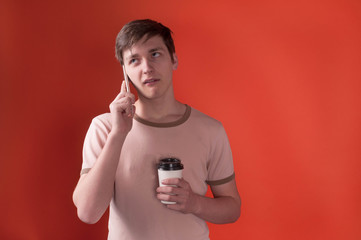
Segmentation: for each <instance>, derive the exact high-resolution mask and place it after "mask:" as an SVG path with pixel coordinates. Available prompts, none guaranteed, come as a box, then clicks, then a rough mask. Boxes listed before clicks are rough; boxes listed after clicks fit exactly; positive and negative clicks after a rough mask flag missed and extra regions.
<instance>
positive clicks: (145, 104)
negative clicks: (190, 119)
mask: <svg viewBox="0 0 361 240" xmlns="http://www.w3.org/2000/svg"><path fill="white" fill-rule="evenodd" d="M135 107H136V114H137V115H138V116H139V117H140V118H143V119H145V120H147V121H150V122H155V123H167V122H173V121H176V120H178V119H179V118H181V117H182V116H183V114H184V113H185V111H186V106H185V105H184V104H182V103H180V102H178V101H177V100H176V99H174V98H172V99H168V100H167V101H165V100H163V99H156V100H149V99H138V100H137V101H136V103H135Z"/></svg>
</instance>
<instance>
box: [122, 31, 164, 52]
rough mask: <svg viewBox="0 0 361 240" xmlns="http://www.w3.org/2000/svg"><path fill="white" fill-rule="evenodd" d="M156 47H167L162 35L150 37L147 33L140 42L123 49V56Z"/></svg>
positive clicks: (148, 50)
mask: <svg viewBox="0 0 361 240" xmlns="http://www.w3.org/2000/svg"><path fill="white" fill-rule="evenodd" d="M155 49H157V50H165V49H166V45H165V44H164V42H163V39H162V37H161V36H159V35H156V36H152V37H148V36H147V35H145V36H144V37H142V38H141V39H140V40H139V41H138V42H136V43H134V44H133V45H132V46H130V47H128V48H125V49H124V50H123V56H124V57H129V56H132V55H135V54H138V52H141V51H146V52H151V51H153V50H155Z"/></svg>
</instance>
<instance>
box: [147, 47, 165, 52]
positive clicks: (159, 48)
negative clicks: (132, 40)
mask: <svg viewBox="0 0 361 240" xmlns="http://www.w3.org/2000/svg"><path fill="white" fill-rule="evenodd" d="M157 51H164V48H163V47H156V48H152V49H150V50H149V51H148V52H150V53H153V52H157Z"/></svg>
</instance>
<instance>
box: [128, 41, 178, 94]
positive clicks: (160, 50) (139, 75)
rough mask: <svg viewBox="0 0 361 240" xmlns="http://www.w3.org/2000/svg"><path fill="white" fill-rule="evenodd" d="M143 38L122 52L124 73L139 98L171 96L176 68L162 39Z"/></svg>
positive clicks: (176, 63)
mask: <svg viewBox="0 0 361 240" xmlns="http://www.w3.org/2000/svg"><path fill="white" fill-rule="evenodd" d="M146 39H147V36H144V37H143V38H142V39H141V40H140V41H138V42H137V43H136V44H134V45H133V46H132V47H131V48H129V49H125V50H124V51H123V59H124V66H125V69H126V72H127V74H128V76H129V78H130V79H131V81H132V82H133V85H134V86H135V88H136V89H137V91H138V96H139V98H142V97H144V98H146V99H157V98H161V97H167V96H170V95H169V94H171V96H173V84H172V76H173V70H175V69H176V68H177V65H178V60H177V57H176V55H175V54H173V57H174V61H172V59H171V56H170V54H169V52H168V49H167V46H166V45H165V44H164V42H163V39H162V37H160V36H154V37H151V38H149V39H148V40H146Z"/></svg>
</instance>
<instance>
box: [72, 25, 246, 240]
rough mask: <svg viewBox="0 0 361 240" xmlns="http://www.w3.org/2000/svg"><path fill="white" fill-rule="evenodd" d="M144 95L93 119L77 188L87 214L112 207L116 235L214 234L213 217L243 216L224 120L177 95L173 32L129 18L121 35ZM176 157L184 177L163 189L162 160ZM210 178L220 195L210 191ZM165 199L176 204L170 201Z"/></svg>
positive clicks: (123, 53) (122, 51)
mask: <svg viewBox="0 0 361 240" xmlns="http://www.w3.org/2000/svg"><path fill="white" fill-rule="evenodd" d="M116 56H117V58H118V60H119V61H120V63H121V64H122V65H124V67H125V69H126V72H127V74H128V76H129V79H130V80H131V82H132V84H133V86H134V87H135V89H136V91H137V93H138V100H135V97H134V95H133V94H131V93H130V92H126V89H125V86H124V83H123V85H122V88H121V92H120V93H119V95H118V96H117V97H116V98H115V99H114V101H113V102H112V103H111V104H110V113H106V114H103V115H100V116H98V117H96V118H94V119H93V121H92V123H91V125H90V127H89V130H88V133H87V135H86V138H85V141H84V149H83V166H82V172H81V177H80V179H79V182H78V184H77V187H76V189H75V191H74V194H73V200H74V203H75V205H76V207H77V211H78V216H79V218H80V219H81V220H82V221H84V222H86V223H95V222H97V221H98V220H99V219H100V218H101V216H102V215H103V214H104V212H105V211H106V209H107V208H108V206H109V207H110V212H109V214H110V215H109V235H108V239H139V240H143V239H147V240H150V239H156V240H160V239H182V240H184V239H187V240H188V239H189V240H192V239H197V240H198V239H202V240H203V239H209V231H208V228H207V224H206V221H208V222H212V223H219V224H222V223H231V222H235V221H236V220H237V219H238V217H239V215H240V204H241V203H240V197H239V194H238V191H237V187H236V182H235V178H234V169H233V162H232V161H233V160H232V154H231V150H230V146H229V143H228V139H227V136H226V133H225V131H224V128H223V126H222V124H221V123H220V122H218V121H216V120H214V119H212V118H211V117H208V116H206V115H205V114H203V113H201V112H199V111H197V110H196V109H193V108H191V107H190V106H188V105H185V104H183V103H180V102H179V101H177V100H176V99H175V97H174V92H173V82H172V73H173V71H174V70H175V69H176V68H177V65H178V58H177V56H176V54H175V48H174V43H173V40H172V37H171V31H170V30H169V29H168V28H167V27H165V26H163V25H162V24H160V23H157V22H155V21H152V20H136V21H132V22H130V23H128V24H126V25H125V26H124V27H123V29H122V30H121V31H120V32H119V34H118V36H117V39H116ZM167 157H176V158H178V159H180V160H181V161H182V164H183V165H184V170H183V178H182V179H178V178H172V179H166V180H165V181H164V182H163V183H164V184H165V185H166V186H165V187H158V175H157V163H158V162H159V160H160V159H162V158H167ZM207 184H209V185H210V188H211V191H212V193H213V196H214V197H213V198H209V197H205V196H204V195H205V194H206V192H207ZM161 200H167V201H173V202H176V204H168V205H167V204H163V203H162V202H161Z"/></svg>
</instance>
